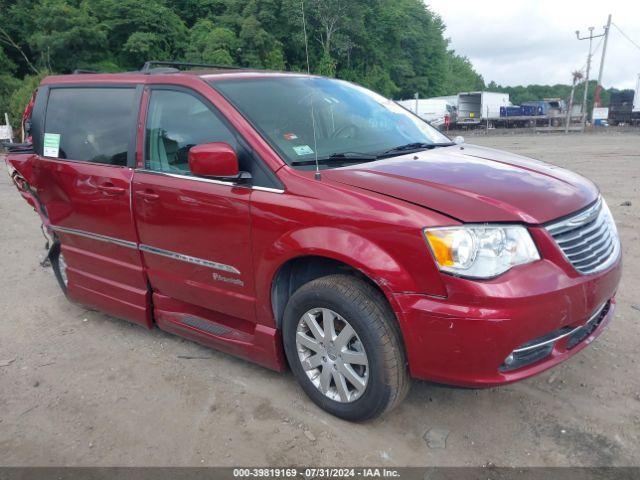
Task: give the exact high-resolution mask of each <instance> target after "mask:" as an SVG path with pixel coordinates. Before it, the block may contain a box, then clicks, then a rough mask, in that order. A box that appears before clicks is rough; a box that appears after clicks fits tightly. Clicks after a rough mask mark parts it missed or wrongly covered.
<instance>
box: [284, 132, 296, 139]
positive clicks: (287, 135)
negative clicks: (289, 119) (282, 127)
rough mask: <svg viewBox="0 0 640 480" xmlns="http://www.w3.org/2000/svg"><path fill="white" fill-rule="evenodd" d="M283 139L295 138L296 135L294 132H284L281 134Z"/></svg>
mask: <svg viewBox="0 0 640 480" xmlns="http://www.w3.org/2000/svg"><path fill="white" fill-rule="evenodd" d="M282 136H283V137H284V139H285V140H296V139H297V138H298V136H297V135H296V134H295V133H285V134H284V135H282Z"/></svg>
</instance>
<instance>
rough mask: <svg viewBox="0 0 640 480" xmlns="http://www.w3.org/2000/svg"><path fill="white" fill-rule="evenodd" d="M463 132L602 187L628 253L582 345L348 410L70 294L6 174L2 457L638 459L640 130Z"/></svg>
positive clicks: (593, 462)
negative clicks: (561, 358) (473, 380)
mask: <svg viewBox="0 0 640 480" xmlns="http://www.w3.org/2000/svg"><path fill="white" fill-rule="evenodd" d="M469 137H470V138H469V140H472V141H473V142H474V143H478V144H482V145H488V146H494V147H497V148H502V149H505V150H510V151H514V152H517V153H521V154H525V155H530V156H533V157H536V158H539V159H542V160H545V161H547V162H551V163H555V164H558V165H561V166H563V167H568V168H570V169H573V170H575V171H577V172H579V173H582V174H584V175H586V176H587V177H590V178H592V179H593V180H595V181H596V182H597V183H598V184H599V185H600V187H601V189H602V191H603V193H604V195H605V196H606V197H607V199H608V201H609V205H610V206H611V208H612V210H613V213H614V216H615V217H616V219H617V222H618V227H619V229H620V232H621V235H622V240H623V250H624V255H625V257H626V258H625V270H624V276H623V280H622V285H621V289H620V292H619V296H618V308H617V310H616V317H615V319H614V321H613V322H612V323H611V325H610V327H609V328H608V330H607V331H606V332H605V333H604V334H603V335H602V337H600V339H598V340H597V341H596V342H594V344H592V345H591V346H590V347H589V348H588V349H586V350H584V351H583V352H581V353H580V354H578V355H577V356H576V357H574V358H572V359H571V360H569V361H568V362H566V363H564V364H562V365H560V366H559V367H557V368H555V369H553V370H551V371H549V372H546V373H544V374H542V375H539V376H538V377H535V378H532V379H528V380H526V381H523V382H520V383H518V384H515V385H510V386H506V387H501V388H495V389H487V390H465V389H455V388H448V387H444V386H437V385H433V384H430V383H426V382H414V385H413V388H412V390H411V393H410V394H409V396H408V398H407V399H406V401H405V402H404V403H403V404H402V405H401V406H400V408H398V409H397V410H395V411H393V412H391V413H390V414H388V415H387V416H385V417H383V418H381V419H378V420H375V421H373V422H369V423H365V424H349V423H346V422H344V421H341V420H338V419H336V418H333V417H331V416H329V415H327V414H325V413H323V412H322V411H321V410H319V409H318V408H316V407H315V406H314V405H313V404H312V403H311V402H310V401H308V400H307V399H306V398H305V397H304V395H303V393H302V391H301V390H300V388H298V386H297V385H296V383H295V382H294V379H293V377H292V376H291V374H289V373H286V374H278V373H274V372H271V371H269V370H265V369H263V368H260V367H257V366H255V365H252V364H250V363H247V362H244V361H242V360H238V359H235V358H233V357H230V356H227V355H224V354H221V353H218V352H214V351H211V350H208V349H205V348H203V347H200V346H198V345H196V344H193V343H190V342H188V341H185V340H181V339H180V338H177V337H173V336H170V335H168V334H165V333H163V332H161V331H160V330H157V329H156V330H154V331H151V332H149V331H145V330H144V329H142V328H139V327H136V326H133V325H130V324H128V323H126V322H123V321H120V320H117V319H115V318H111V317H109V316H107V315H104V314H101V313H98V312H94V311H89V310H87V309H85V308H83V307H81V306H78V305H74V304H71V303H69V302H67V301H66V300H65V298H64V297H63V296H62V294H61V293H60V292H59V290H58V286H57V284H56V282H55V280H54V277H53V274H52V272H51V269H50V268H42V267H40V265H39V260H40V258H39V257H42V255H43V254H44V250H43V245H44V240H43V237H42V235H41V233H40V232H39V229H38V227H39V222H38V218H37V216H36V214H35V213H33V212H32V211H31V209H30V208H29V207H28V206H27V204H26V203H25V202H23V201H22V199H21V198H20V197H19V196H18V194H17V192H16V191H15V189H14V188H13V187H12V186H11V185H10V184H9V181H8V178H7V177H6V176H4V175H3V176H2V177H0V243H1V244H2V245H3V248H2V249H0V268H1V273H2V275H0V312H2V314H1V316H0V465H43V466H46V465H56V466H66V465H77V466H88V465H101V466H103V465H104V466H106V465H126V466H150V465H154V466H166V465H174V466H187V465H197V466H202V465H227V466H229V465H261V466H265V465H272V466H283V465H336V466H346V465H381V466H386V465H389V466H394V465H395V466H398V465H416V466H423V465H430V466H433V465H439V466H445V465H447V466H454V465H455V466H458V465H465V466H466V465H472V466H479V465H486V464H488V463H489V462H491V463H493V464H495V465H499V466H530V465H531V466H532V465H551V466H561V465H587V466H605V465H628V466H632V465H636V466H637V465H640V449H639V448H638V444H639V442H640V375H639V374H638V373H639V368H638V367H639V366H640V360H638V359H637V358H636V354H637V352H638V344H639V343H640V342H639V341H640V328H639V327H638V320H640V297H639V296H638V284H639V283H640V242H639V240H640V239H639V235H640V233H639V232H640V229H639V228H638V226H639V225H640V192H639V187H640V135H638V133H635V134H630V133H624V134H621V133H616V132H609V133H607V134H598V135H583V136H580V135H570V136H564V135H508V134H501V135H497V136H482V135H473V136H471V135H469ZM625 202H631V205H630V206H623V204H624V203H625ZM181 357H190V358H181Z"/></svg>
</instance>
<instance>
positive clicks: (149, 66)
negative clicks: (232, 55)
mask: <svg viewBox="0 0 640 480" xmlns="http://www.w3.org/2000/svg"><path fill="white" fill-rule="evenodd" d="M155 66H158V67H174V68H179V67H187V68H188V67H203V68H217V69H220V70H241V69H242V67H238V66H236V65H215V64H211V63H190V62H165V61H155V60H151V61H148V62H144V65H143V66H142V69H141V70H140V71H141V72H142V73H150V72H151V69H152V68H153V67H155Z"/></svg>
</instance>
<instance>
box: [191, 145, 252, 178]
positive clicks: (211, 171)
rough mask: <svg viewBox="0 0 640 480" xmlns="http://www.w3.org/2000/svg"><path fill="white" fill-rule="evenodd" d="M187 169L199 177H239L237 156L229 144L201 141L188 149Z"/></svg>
mask: <svg viewBox="0 0 640 480" xmlns="http://www.w3.org/2000/svg"><path fill="white" fill-rule="evenodd" d="M189 170H191V173H192V174H193V175H198V176H200V177H216V178H239V176H240V169H239V167H238V157H237V156H236V152H235V151H234V150H233V148H231V145H229V144H228V143H223V142H213V143H203V144H202V145H196V146H195V147H192V148H191V149H190V150H189Z"/></svg>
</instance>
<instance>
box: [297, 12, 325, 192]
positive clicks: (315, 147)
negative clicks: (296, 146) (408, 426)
mask: <svg viewBox="0 0 640 480" xmlns="http://www.w3.org/2000/svg"><path fill="white" fill-rule="evenodd" d="M300 6H301V8H302V31H303V33H304V51H305V53H306V55H307V74H308V75H311V67H310V66H309V40H308V39H307V22H306V19H305V16H304V0H300ZM311 128H313V151H314V155H315V158H316V174H315V176H314V178H315V179H316V180H322V176H321V174H320V164H319V163H318V140H317V138H316V119H315V114H314V111H313V91H312V92H311Z"/></svg>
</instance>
